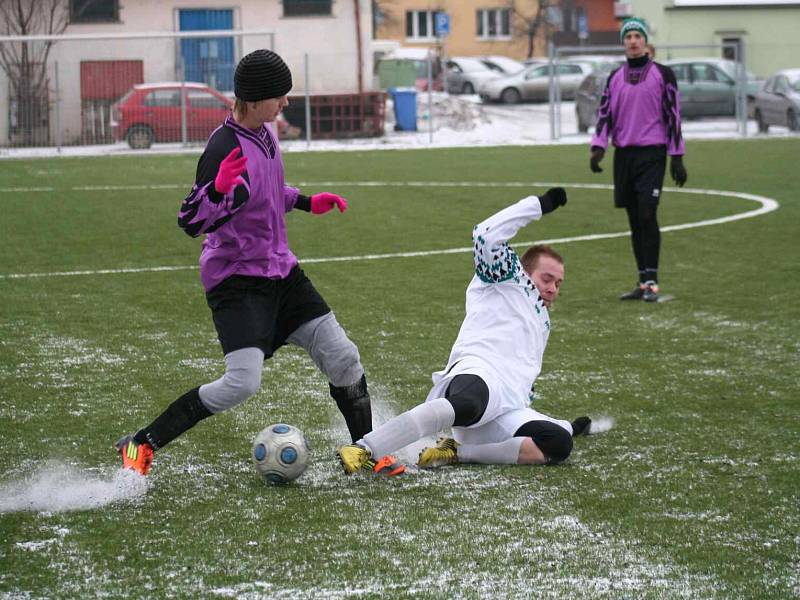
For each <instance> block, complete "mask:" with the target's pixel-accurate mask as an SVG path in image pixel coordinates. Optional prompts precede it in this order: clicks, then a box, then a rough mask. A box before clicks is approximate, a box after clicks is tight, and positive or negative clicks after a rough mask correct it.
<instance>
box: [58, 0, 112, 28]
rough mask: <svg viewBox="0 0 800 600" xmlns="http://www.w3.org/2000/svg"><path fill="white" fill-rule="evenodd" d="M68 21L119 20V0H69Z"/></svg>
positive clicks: (94, 21) (98, 21)
mask: <svg viewBox="0 0 800 600" xmlns="http://www.w3.org/2000/svg"><path fill="white" fill-rule="evenodd" d="M69 21H70V23H107V22H109V21H113V22H116V21H119V0H69Z"/></svg>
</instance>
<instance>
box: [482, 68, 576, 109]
mask: <svg viewBox="0 0 800 600" xmlns="http://www.w3.org/2000/svg"><path fill="white" fill-rule="evenodd" d="M555 67H556V76H557V77H558V82H559V86H560V88H561V98H562V99H563V100H571V99H573V98H574V97H575V90H576V89H577V87H578V86H579V85H580V83H581V81H582V80H583V78H584V77H585V76H586V75H587V74H588V73H589V72H590V71H591V70H592V66H591V64H589V63H583V62H562V63H559V64H557V65H555ZM549 69H550V66H549V65H532V66H530V67H527V68H526V69H524V70H522V71H520V72H519V73H516V74H514V75H509V76H508V77H502V78H500V79H494V80H492V81H489V82H488V83H484V84H483V86H481V88H480V89H479V90H478V92H479V93H480V95H481V100H483V101H484V102H505V103H506V104H515V103H517V102H522V101H523V100H535V101H536V100H538V101H547V100H548V97H549V89H550V70H549Z"/></svg>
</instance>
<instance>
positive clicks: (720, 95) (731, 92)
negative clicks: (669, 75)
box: [664, 58, 762, 118]
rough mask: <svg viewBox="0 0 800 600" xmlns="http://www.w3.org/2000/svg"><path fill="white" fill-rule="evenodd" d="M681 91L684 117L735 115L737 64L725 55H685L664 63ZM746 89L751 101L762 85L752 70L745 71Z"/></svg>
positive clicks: (682, 114) (749, 101)
mask: <svg viewBox="0 0 800 600" xmlns="http://www.w3.org/2000/svg"><path fill="white" fill-rule="evenodd" d="M664 64H665V65H667V66H669V67H670V68H671V69H672V71H673V73H675V79H677V80H678V89H679V90H680V92H681V116H682V117H685V118H691V117H715V116H732V115H734V114H736V63H735V62H733V61H732V60H725V59H722V58H684V59H676V60H668V61H665V62H664ZM745 75H746V83H745V89H746V94H747V101H748V104H750V103H751V102H752V101H753V99H754V98H755V95H756V93H757V92H758V90H759V89H760V88H761V83H762V82H760V81H758V80H757V79H756V77H755V75H753V74H752V73H749V72H748V73H746V74H745Z"/></svg>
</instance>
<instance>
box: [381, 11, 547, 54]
mask: <svg viewBox="0 0 800 600" xmlns="http://www.w3.org/2000/svg"><path fill="white" fill-rule="evenodd" d="M375 12H376V14H375V23H376V27H375V38H376V39H377V40H393V41H396V42H398V43H399V44H400V45H402V46H408V47H422V48H431V47H434V48H439V49H440V50H441V51H443V52H444V53H445V54H446V55H448V56H480V55H487V54H495V55H503V56H508V57H511V58H516V59H518V60H524V59H525V58H527V57H528V56H531V55H532V56H543V55H545V54H546V36H545V29H546V27H548V25H546V24H545V23H544V11H542V14H541V16H540V18H539V20H538V21H537V15H539V1H538V0H376V2H375ZM441 12H443V13H446V14H447V16H448V17H449V27H450V32H449V34H448V35H447V36H444V37H437V35H436V20H437V13H441Z"/></svg>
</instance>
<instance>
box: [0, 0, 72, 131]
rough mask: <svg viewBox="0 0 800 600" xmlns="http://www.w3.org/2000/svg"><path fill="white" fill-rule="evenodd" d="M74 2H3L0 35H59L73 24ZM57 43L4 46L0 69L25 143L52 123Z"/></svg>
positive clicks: (0, 51) (28, 0)
mask: <svg viewBox="0 0 800 600" xmlns="http://www.w3.org/2000/svg"><path fill="white" fill-rule="evenodd" d="M69 1H70V0H0V34H3V35H20V36H27V35H36V34H45V35H57V34H61V33H63V32H64V30H65V29H66V28H67V25H68V23H69ZM53 44H54V42H53V41H43V42H33V41H22V42H3V43H0V68H2V70H3V72H4V73H5V74H6V76H7V77H8V80H9V84H10V87H11V99H12V100H14V107H15V108H14V111H15V112H14V114H13V116H14V117H15V119H14V120H15V123H16V129H17V130H18V135H19V136H20V140H21V142H22V143H30V142H32V141H33V139H34V136H35V132H36V130H37V129H38V128H41V126H42V125H43V124H46V123H47V122H48V120H49V104H48V103H49V97H50V94H49V91H50V90H49V84H50V82H49V79H48V76H47V62H48V60H49V58H50V51H51V50H52V48H53Z"/></svg>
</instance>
